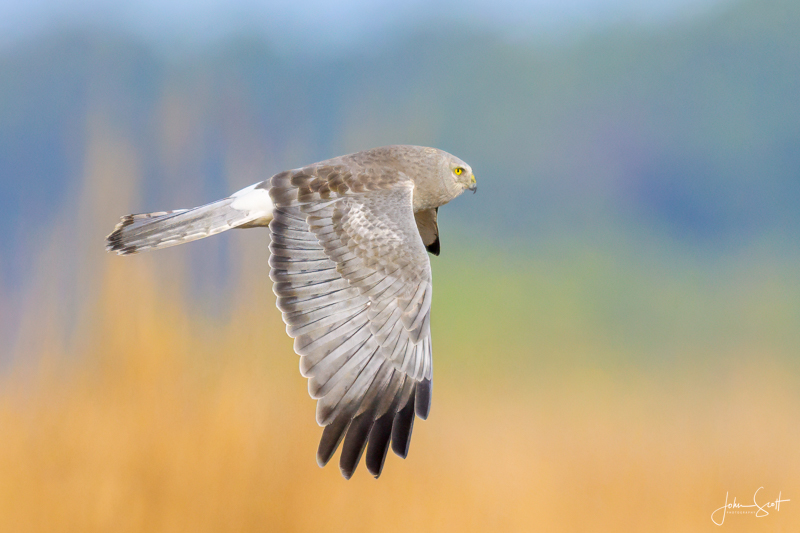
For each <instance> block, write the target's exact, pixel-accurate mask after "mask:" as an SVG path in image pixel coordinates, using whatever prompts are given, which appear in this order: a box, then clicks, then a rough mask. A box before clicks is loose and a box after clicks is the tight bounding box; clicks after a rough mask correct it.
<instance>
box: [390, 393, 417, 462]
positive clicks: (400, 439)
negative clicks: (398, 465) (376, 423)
mask: <svg viewBox="0 0 800 533" xmlns="http://www.w3.org/2000/svg"><path fill="white" fill-rule="evenodd" d="M413 429H414V396H413V395H412V396H411V397H410V398H409V399H408V402H407V403H406V405H405V407H403V409H401V410H400V412H399V413H397V415H396V416H395V417H394V425H393V426H392V451H393V452H394V453H396V454H397V455H399V456H400V457H402V458H403V459H405V458H406V457H408V447H409V444H411V431H412V430H413Z"/></svg>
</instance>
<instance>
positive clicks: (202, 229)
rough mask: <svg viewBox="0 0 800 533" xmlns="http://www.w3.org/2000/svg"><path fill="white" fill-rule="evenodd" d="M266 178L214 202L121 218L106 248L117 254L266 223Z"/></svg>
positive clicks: (269, 213) (269, 215)
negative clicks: (191, 207) (189, 207)
mask: <svg viewBox="0 0 800 533" xmlns="http://www.w3.org/2000/svg"><path fill="white" fill-rule="evenodd" d="M268 183H269V180H267V181H265V182H261V183H257V184H255V185H252V186H250V187H247V188H246V189H242V190H241V191H239V192H237V193H235V194H233V195H231V196H229V197H228V198H224V199H222V200H219V201H217V202H213V203H210V204H206V205H204V206H200V207H195V208H193V209H177V210H174V211H162V212H157V213H145V214H141V215H127V216H124V217H122V219H121V220H120V221H119V224H117V227H116V228H114V231H113V232H112V233H111V235H109V236H108V237H107V238H106V250H108V251H109V252H116V253H118V254H119V255H128V254H135V253H138V252H144V251H147V250H156V249H158V248H166V247H168V246H175V245H176V244H183V243H185V242H190V241H194V240H197V239H202V238H204V237H208V236H211V235H216V234H217V233H220V232H223V231H226V230H229V229H232V228H240V227H256V226H267V225H268V224H269V222H270V220H272V208H273V206H272V201H271V200H270V197H269V191H268Z"/></svg>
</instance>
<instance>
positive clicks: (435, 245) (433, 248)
mask: <svg viewBox="0 0 800 533" xmlns="http://www.w3.org/2000/svg"><path fill="white" fill-rule="evenodd" d="M425 249H426V250H428V251H429V252H430V253H432V254H433V255H435V256H438V255H439V236H438V235H437V236H436V240H435V241H433V242H432V243H430V244H429V245H428V246H426V247H425Z"/></svg>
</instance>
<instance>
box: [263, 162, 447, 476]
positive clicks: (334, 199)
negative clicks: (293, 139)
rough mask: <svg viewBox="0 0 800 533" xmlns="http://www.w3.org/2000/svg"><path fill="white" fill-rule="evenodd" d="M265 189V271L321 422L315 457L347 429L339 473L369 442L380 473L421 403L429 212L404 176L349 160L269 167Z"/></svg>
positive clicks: (425, 390) (347, 472)
mask: <svg viewBox="0 0 800 533" xmlns="http://www.w3.org/2000/svg"><path fill="white" fill-rule="evenodd" d="M270 195H271V198H272V201H273V203H274V204H275V209H274V211H273V217H274V218H273V221H272V222H271V224H270V231H271V233H272V244H271V246H270V250H271V252H272V255H271V257H270V266H271V271H270V276H271V277H272V279H273V281H274V282H275V284H274V291H275V294H276V296H277V305H278V308H279V309H280V310H281V312H282V313H283V319H284V322H286V325H287V328H286V330H287V332H288V333H289V335H290V336H292V337H294V338H295V344H294V348H295V351H296V352H297V353H298V354H299V355H300V356H301V358H300V371H301V373H302V374H303V376H305V377H307V378H308V379H309V382H308V388H309V394H310V395H311V396H312V398H315V399H317V413H316V418H317V422H318V423H319V424H320V425H322V426H324V428H325V429H324V430H323V433H322V438H321V439H320V445H319V448H318V450H317V461H318V462H319V464H320V465H324V464H326V463H327V462H328V461H330V459H331V457H332V456H333V454H334V453H335V451H336V449H337V448H338V446H339V444H340V443H341V442H342V440H344V444H343V445H342V454H341V457H340V468H341V470H342V474H343V475H344V476H345V477H346V478H349V477H350V476H352V474H353V472H354V471H355V469H356V467H357V466H358V463H359V461H360V459H361V457H362V455H363V454H364V451H365V450H366V457H367V458H366V463H367V469H368V470H369V472H370V473H371V474H372V475H374V476H376V477H377V476H379V475H380V473H381V471H382V469H383V464H384V461H385V458H386V452H387V450H388V448H389V446H390V445H391V447H392V449H393V450H394V451H395V453H397V454H398V455H400V456H401V457H405V456H406V455H407V454H408V447H409V441H410V438H411V431H412V429H413V424H414V417H415V412H416V414H417V415H419V416H420V417H423V418H424V417H427V415H428V413H429V410H430V391H431V387H430V379H431V368H432V365H431V362H430V360H431V349H430V346H431V344H430V307H431V299H432V298H431V296H432V290H431V274H430V263H429V260H428V255H427V252H426V250H425V244H428V243H423V238H422V237H420V231H421V230H420V229H418V228H421V227H423V226H424V228H425V231H426V233H425V238H426V239H427V240H430V238H431V236H430V235H431V233H430V228H431V219H430V216H427V217H423V218H424V220H425V221H427V222H425V223H420V220H422V219H415V217H414V213H413V209H412V197H413V184H412V183H411V182H410V180H408V178H406V177H405V176H403V175H402V174H399V173H394V174H392V173H391V172H389V173H388V174H387V171H376V170H374V169H371V168H360V167H358V165H355V164H354V163H353V162H352V161H351V162H349V164H345V162H343V161H340V160H333V161H332V162H328V163H323V164H318V165H314V166H312V167H307V168H304V169H298V170H293V171H288V172H284V173H281V174H277V175H276V176H273V178H272V180H271V188H270ZM434 215H435V213H434ZM432 220H433V222H432V223H433V225H434V226H433V227H434V232H435V233H436V236H437V237H438V230H436V229H435V216H434V217H433V219H432Z"/></svg>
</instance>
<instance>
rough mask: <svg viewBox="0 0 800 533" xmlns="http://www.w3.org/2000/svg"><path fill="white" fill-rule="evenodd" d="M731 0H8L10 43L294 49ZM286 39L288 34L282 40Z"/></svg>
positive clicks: (628, 17) (504, 29)
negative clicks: (78, 36)
mask: <svg viewBox="0 0 800 533" xmlns="http://www.w3.org/2000/svg"><path fill="white" fill-rule="evenodd" d="M730 1H731V0H528V1H519V0H492V1H485V0H466V1H461V2H458V1H454V0H437V1H431V0H405V1H404V2H397V1H396V0H377V1H374V0H373V1H369V0H338V1H334V2H332V1H324V0H273V1H269V2H264V1H257V0H228V1H222V0H168V1H164V0H141V1H138V2H119V1H118V0H117V1H109V0H5V1H4V2H0V46H3V45H6V46H7V45H8V44H13V43H14V42H16V41H19V40H20V39H25V38H29V37H32V36H35V35H37V34H40V33H42V32H47V31H50V30H52V29H53V28H63V27H75V26H79V27H80V26H84V27H86V26H88V27H100V28H105V29H111V30H122V31H126V32H129V33H132V34H134V35H138V36H140V37H142V38H144V39H146V40H147V41H150V42H153V43H154V44H156V45H161V46H165V47H170V46H177V47H178V48H181V47H183V48H185V47H191V46H194V45H197V44H200V45H202V44H207V43H208V42H213V41H214V40H216V39H220V38H225V37H227V36H229V35H231V34H233V33H237V32H244V31H246V32H249V33H251V34H252V33H255V34H259V33H262V34H264V35H266V36H273V37H274V36H280V38H279V39H277V40H279V41H282V40H284V39H287V38H290V39H291V41H292V44H291V47H292V48H293V49H297V48H302V49H305V50H308V51H312V52H317V51H320V50H334V51H335V50H342V49H347V48H348V47H354V46H358V45H360V44H363V43H364V42H370V41H374V40H380V39H383V38H386V37H392V36H396V35H401V34H402V33H403V30H404V28H413V27H419V26H425V27H428V28H430V27H434V28H435V27H436V25H437V24H442V25H447V26H448V27H449V28H452V27H454V26H456V27H457V25H459V24H463V25H464V27H465V31H474V30H475V29H476V28H481V29H485V30H489V31H493V32H496V33H499V34H502V35H508V36H509V37H511V38H530V37H533V38H535V37H537V36H542V35H554V34H556V35H557V34H559V33H561V32H564V31H567V32H569V31H572V30H575V29H586V28H592V27H596V26H602V25H606V24H615V23H620V22H626V21H634V22H641V23H645V24H652V23H656V24H658V23H662V22H663V21H670V20H674V19H675V18H681V17H686V16H692V15H696V14H698V13H699V12H703V11H705V10H707V9H710V8H712V7H713V6H715V5H719V4H722V3H728V2H730ZM279 44H280V43H279Z"/></svg>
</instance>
